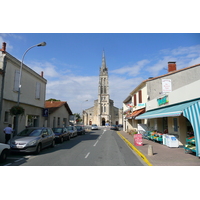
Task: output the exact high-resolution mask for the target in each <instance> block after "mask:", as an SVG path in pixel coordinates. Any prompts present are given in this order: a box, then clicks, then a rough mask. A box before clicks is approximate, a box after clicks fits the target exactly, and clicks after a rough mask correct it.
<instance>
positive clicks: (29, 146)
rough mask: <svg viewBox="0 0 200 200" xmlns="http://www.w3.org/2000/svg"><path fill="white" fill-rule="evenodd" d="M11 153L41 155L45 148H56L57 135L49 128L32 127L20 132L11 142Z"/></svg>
mask: <svg viewBox="0 0 200 200" xmlns="http://www.w3.org/2000/svg"><path fill="white" fill-rule="evenodd" d="M9 144H10V151H11V152H28V153H30V152H35V153H37V154H38V153H39V152H40V151H41V150H42V149H44V148H45V147H48V146H51V147H54V146H55V134H54V132H53V131H52V129H51V128H48V127H30V128H26V129H24V130H23V131H21V132H19V133H18V134H17V135H16V136H15V137H13V138H12V139H11V140H10V141H9Z"/></svg>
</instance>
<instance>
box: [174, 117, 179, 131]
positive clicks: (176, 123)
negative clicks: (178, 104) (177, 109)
mask: <svg viewBox="0 0 200 200" xmlns="http://www.w3.org/2000/svg"><path fill="white" fill-rule="evenodd" d="M173 121H174V132H178V120H177V118H174V119H173Z"/></svg>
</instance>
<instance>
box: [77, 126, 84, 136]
mask: <svg viewBox="0 0 200 200" xmlns="http://www.w3.org/2000/svg"><path fill="white" fill-rule="evenodd" d="M76 129H77V134H78V135H83V134H85V128H84V126H76Z"/></svg>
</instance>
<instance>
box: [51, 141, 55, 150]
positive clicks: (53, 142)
mask: <svg viewBox="0 0 200 200" xmlns="http://www.w3.org/2000/svg"><path fill="white" fill-rule="evenodd" d="M51 147H52V148H53V147H55V140H53V141H52V143H51Z"/></svg>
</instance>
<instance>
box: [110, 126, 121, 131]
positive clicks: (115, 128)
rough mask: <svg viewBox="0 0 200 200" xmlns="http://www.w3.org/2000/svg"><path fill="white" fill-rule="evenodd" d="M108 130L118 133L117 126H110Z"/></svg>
mask: <svg viewBox="0 0 200 200" xmlns="http://www.w3.org/2000/svg"><path fill="white" fill-rule="evenodd" d="M110 130H115V131H119V128H118V126H117V125H112V126H111V127H110Z"/></svg>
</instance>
